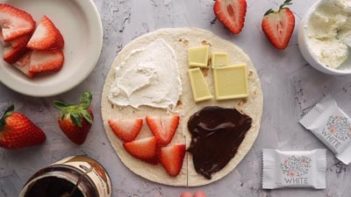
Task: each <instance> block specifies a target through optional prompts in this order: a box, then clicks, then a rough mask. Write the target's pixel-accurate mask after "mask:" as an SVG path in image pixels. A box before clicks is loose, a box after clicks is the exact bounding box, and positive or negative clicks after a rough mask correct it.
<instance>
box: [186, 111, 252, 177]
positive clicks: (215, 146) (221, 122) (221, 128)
mask: <svg viewBox="0 0 351 197" xmlns="http://www.w3.org/2000/svg"><path fill="white" fill-rule="evenodd" d="M251 123H252V119H251V118H250V117H249V116H247V115H245V114H241V113H240V112H238V111H237V110H236V109H230V108H221V107H215V106H213V107H205V108H203V109H202V110H200V111H198V112H196V113H195V114H193V115H192V116H191V117H190V119H189V121H188V129H189V131H190V133H191V137H192V139H191V144H190V147H189V149H188V151H189V152H190V153H191V154H192V155H193V162H194V167H195V170H196V172H197V173H199V174H201V175H203V176H204V177H206V178H207V179H211V175H212V173H214V172H218V171H220V170H221V169H222V168H223V167H224V166H226V165H227V164H228V162H229V161H230V160H231V159H232V158H233V157H234V156H235V154H236V152H237V150H238V148H239V146H240V144H241V142H242V141H243V140H244V138H245V135H246V133H247V131H248V130H249V129H250V128H251Z"/></svg>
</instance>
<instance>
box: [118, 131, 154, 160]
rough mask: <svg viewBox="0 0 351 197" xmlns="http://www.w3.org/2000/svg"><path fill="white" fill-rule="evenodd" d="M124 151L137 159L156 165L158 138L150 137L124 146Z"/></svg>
mask: <svg viewBox="0 0 351 197" xmlns="http://www.w3.org/2000/svg"><path fill="white" fill-rule="evenodd" d="M123 146H124V149H126V151H127V152H128V153H129V154H131V155H132V156H134V157H135V158H138V159H141V160H143V161H146V162H149V163H152V164H156V163H157V140H156V137H148V138H143V139H139V140H134V141H131V142H126V143H124V144H123Z"/></svg>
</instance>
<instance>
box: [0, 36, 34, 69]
mask: <svg viewBox="0 0 351 197" xmlns="http://www.w3.org/2000/svg"><path fill="white" fill-rule="evenodd" d="M30 37H31V35H30V34H26V35H23V36H21V37H18V38H16V39H14V40H12V41H9V42H8V43H7V46H6V47H5V48H4V55H3V58H4V60H5V61H6V62H7V63H9V64H13V63H15V62H16V61H17V60H18V59H19V58H21V57H22V56H23V54H24V53H25V52H26V51H27V50H28V49H27V47H26V45H27V42H28V40H29V39H30Z"/></svg>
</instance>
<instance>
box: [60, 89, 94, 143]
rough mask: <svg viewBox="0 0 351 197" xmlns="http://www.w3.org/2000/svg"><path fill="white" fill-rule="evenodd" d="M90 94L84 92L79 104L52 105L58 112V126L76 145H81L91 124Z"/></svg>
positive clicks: (62, 103) (92, 117)
mask: <svg viewBox="0 0 351 197" xmlns="http://www.w3.org/2000/svg"><path fill="white" fill-rule="evenodd" d="M91 100H92V94H91V93H90V92H84V93H83V94H82V95H81V97H80V103H79V104H77V105H76V104H66V103H64V102H61V101H55V102H54V105H55V107H56V108H57V109H59V110H60V112H61V115H60V117H59V119H58V123H59V126H60V128H61V130H62V131H63V133H64V134H65V135H66V136H67V137H68V138H69V139H70V140H71V141H72V142H73V143H76V144H78V145H80V144H83V143H84V142H85V139H86V137H87V135H88V133H89V130H90V128H91V125H92V124H93V119H94V116H93V113H92V111H91V109H90V104H91Z"/></svg>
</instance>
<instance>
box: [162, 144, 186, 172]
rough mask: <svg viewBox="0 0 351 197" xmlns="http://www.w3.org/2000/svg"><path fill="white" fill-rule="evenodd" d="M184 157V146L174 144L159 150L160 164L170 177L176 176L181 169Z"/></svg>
mask: <svg viewBox="0 0 351 197" xmlns="http://www.w3.org/2000/svg"><path fill="white" fill-rule="evenodd" d="M184 156H185V144H176V145H171V146H166V147H163V148H161V151H160V156H159V157H160V158H159V159H160V162H161V164H162V166H163V167H164V168H165V169H166V171H167V173H168V174H169V175H170V176H177V175H178V174H179V172H180V170H181V169H182V166H183V160H184Z"/></svg>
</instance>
